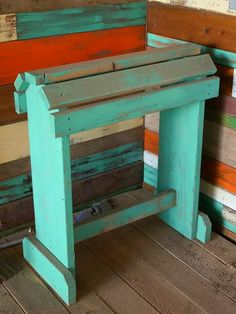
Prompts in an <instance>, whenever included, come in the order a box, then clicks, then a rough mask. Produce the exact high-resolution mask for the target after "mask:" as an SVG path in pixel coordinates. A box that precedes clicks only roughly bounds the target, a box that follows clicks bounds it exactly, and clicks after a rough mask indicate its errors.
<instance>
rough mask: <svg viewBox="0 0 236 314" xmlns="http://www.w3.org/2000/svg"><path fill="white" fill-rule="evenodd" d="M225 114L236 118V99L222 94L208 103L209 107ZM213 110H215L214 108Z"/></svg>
mask: <svg viewBox="0 0 236 314" xmlns="http://www.w3.org/2000/svg"><path fill="white" fill-rule="evenodd" d="M212 106H213V107H214V110H218V111H221V112H225V113H227V114H230V115H232V116H234V117H236V98H234V97H230V96H227V95H223V94H221V95H220V96H219V97H218V98H215V99H211V100H208V101H207V107H208V108H211V107H212ZM212 109H213V108H212Z"/></svg>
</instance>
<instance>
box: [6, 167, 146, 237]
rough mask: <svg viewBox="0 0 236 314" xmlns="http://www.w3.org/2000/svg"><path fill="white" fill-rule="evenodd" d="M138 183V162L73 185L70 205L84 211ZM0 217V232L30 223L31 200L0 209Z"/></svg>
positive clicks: (24, 199)
mask: <svg viewBox="0 0 236 314" xmlns="http://www.w3.org/2000/svg"><path fill="white" fill-rule="evenodd" d="M142 181H143V163H142V162H139V163H136V164H132V165H128V166H126V167H121V168H117V169H115V170H113V171H110V172H106V173H103V174H100V175H97V176H95V177H92V178H89V179H86V180H83V181H77V182H74V183H73V201H74V203H73V204H74V206H79V205H81V208H84V207H86V206H89V202H90V204H91V203H93V202H97V201H98V200H99V198H101V197H104V196H105V195H109V194H113V193H114V194H118V193H120V192H122V190H123V191H124V190H127V189H128V188H129V187H131V186H135V187H138V186H141V184H142ZM88 187H90V188H88ZM87 203H88V204H87ZM83 204H84V205H83ZM0 215H1V219H0V231H1V232H3V231H6V230H8V229H12V228H15V227H19V226H20V225H23V224H26V223H30V222H32V221H33V219H34V215H33V199H32V196H29V197H26V198H23V199H20V200H16V201H14V202H10V203H7V204H4V205H1V206H0ZM32 223H33V222H32Z"/></svg>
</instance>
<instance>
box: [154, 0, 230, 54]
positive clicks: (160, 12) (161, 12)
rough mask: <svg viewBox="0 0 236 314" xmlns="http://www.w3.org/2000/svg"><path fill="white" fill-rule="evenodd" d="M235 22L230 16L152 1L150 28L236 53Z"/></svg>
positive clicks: (163, 33) (157, 32)
mask: <svg viewBox="0 0 236 314" xmlns="http://www.w3.org/2000/svg"><path fill="white" fill-rule="evenodd" d="M183 16H184V19H183ZM235 23H236V21H235V18H234V17H233V16H229V15H224V14H217V13H211V12H207V11H204V10H195V9H190V8H186V7H181V6H172V5H166V4H161V3H160V2H155V1H152V2H150V3H149V9H148V31H149V32H151V33H155V34H159V35H162V36H167V37H172V38H177V39H182V40H186V41H190V42H195V43H198V44H201V45H205V46H210V47H214V48H218V49H224V50H229V51H232V52H236V44H235V38H236V27H235Z"/></svg>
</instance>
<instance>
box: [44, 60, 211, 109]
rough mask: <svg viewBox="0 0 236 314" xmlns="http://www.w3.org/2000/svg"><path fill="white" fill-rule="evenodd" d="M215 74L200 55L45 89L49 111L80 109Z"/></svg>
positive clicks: (54, 85) (208, 62)
mask: <svg viewBox="0 0 236 314" xmlns="http://www.w3.org/2000/svg"><path fill="white" fill-rule="evenodd" d="M215 73H216V67H215V65H214V63H213V62H212V60H211V58H210V56H208V55H199V56H194V57H187V58H182V59H178V60H172V61H167V62H162V63H158V64H153V65H146V66H140V67H136V68H133V69H126V70H122V71H115V72H113V73H106V74H102V75H95V76H91V77H87V78H80V79H77V80H71V81H66V82H62V83H58V84H51V85H46V86H43V87H42V89H43V92H44V94H45V106H46V107H47V108H48V109H55V108H63V107H70V106H75V105H77V106H79V105H81V104H85V103H92V102H93V101H98V100H104V99H106V98H111V97H115V96H120V95H124V94H127V93H129V94H131V93H134V92H138V91H140V92H141V91H143V90H145V89H148V88H153V87H159V86H165V85H170V84H176V83H179V82H185V81H191V80H193V79H196V78H202V77H205V76H208V75H212V74H215Z"/></svg>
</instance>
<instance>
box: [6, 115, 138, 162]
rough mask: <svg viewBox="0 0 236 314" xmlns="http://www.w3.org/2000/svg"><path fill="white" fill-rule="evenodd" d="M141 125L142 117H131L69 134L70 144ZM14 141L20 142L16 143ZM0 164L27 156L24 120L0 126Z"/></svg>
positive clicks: (26, 125)
mask: <svg viewBox="0 0 236 314" xmlns="http://www.w3.org/2000/svg"><path fill="white" fill-rule="evenodd" d="M141 125H143V119H133V120H129V121H122V122H120V123H116V124H112V125H108V126H105V127H101V128H97V129H94V130H90V131H85V132H80V133H77V134H74V135H72V136H71V138H70V140H71V144H76V143H82V142H86V141H89V140H91V139H96V138H100V137H103V136H106V135H109V134H114V133H118V132H121V131H124V130H130V129H132V128H136V127H138V126H141ZM16 143H21V145H17V144H16ZM0 147H1V150H2V151H1V154H0V164H4V163H7V162H10V161H13V160H18V159H21V158H24V157H28V156H29V143H28V124H27V122H26V121H23V122H18V123H13V124H9V125H4V126H0Z"/></svg>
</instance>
